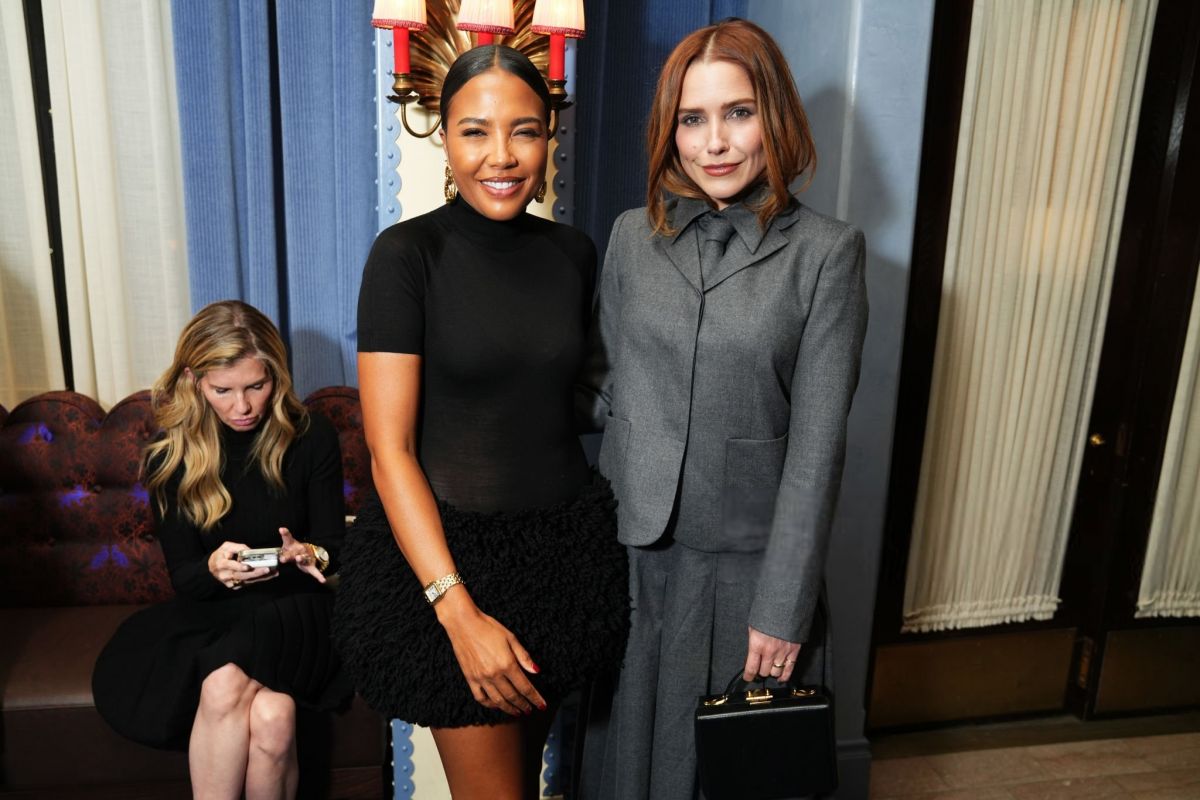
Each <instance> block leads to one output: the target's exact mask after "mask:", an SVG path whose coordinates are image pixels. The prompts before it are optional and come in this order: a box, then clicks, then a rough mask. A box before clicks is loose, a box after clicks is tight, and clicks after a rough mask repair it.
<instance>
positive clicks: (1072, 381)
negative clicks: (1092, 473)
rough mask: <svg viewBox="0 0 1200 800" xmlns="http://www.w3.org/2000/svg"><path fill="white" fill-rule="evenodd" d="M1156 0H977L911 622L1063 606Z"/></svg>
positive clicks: (1035, 612)
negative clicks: (1066, 561) (1064, 566)
mask: <svg viewBox="0 0 1200 800" xmlns="http://www.w3.org/2000/svg"><path fill="white" fill-rule="evenodd" d="M1154 8H1155V4H1154V2H1153V1H1152V0H1122V1H1120V2H1118V1H1117V0H1074V1H1072V0H978V1H977V2H976V3H975V8H974V14H973V19H972V26H971V38H970V44H969V50H968V59H967V67H966V81H965V88H964V95H963V110H962V118H961V127H960V134H959V143H958V153H957V161H956V171H955V178H954V188H953V197H952V200H951V211H950V226H949V234H948V241H947V246H946V261H945V266H944V273H943V281H942V299H941V312H940V318H939V321H938V336H937V346H936V354H935V362H934V371H933V379H932V386H931V393H930V404H929V411H928V419H927V426H926V435H925V443H924V451H923V458H922V465H921V476H920V486H919V489H918V495H917V503H916V510H915V516H914V523H913V531H912V543H911V549H910V553H909V563H908V574H907V583H906V589H905V598H904V620H903V628H902V629H903V630H904V631H916V632H920V631H936V630H945V629H952V628H972V627H979V626H986V625H995V624H999V623H1006V622H1019V621H1024V620H1031V619H1049V618H1050V617H1051V616H1052V615H1053V614H1054V611H1055V609H1056V608H1057V606H1058V603H1059V596H1058V592H1059V581H1060V577H1061V573H1062V564H1063V556H1064V552H1065V549H1066V543H1067V534H1068V529H1069V527H1070V522H1071V514H1072V504H1073V500H1074V494H1075V489H1076V485H1077V482H1078V477H1079V468H1080V461H1081V458H1082V450H1083V447H1084V444H1085V436H1086V430H1085V426H1086V424H1087V420H1088V415H1089V412H1090V406H1091V396H1092V392H1093V387H1094V381H1095V371H1096V366H1097V362H1098V359H1099V355H1100V349H1101V334H1102V330H1103V324H1104V319H1105V314H1106V309H1107V305H1108V294H1109V289H1110V286H1111V279H1112V269H1113V263H1114V260H1115V256H1116V246H1117V241H1118V237H1119V234H1120V230H1119V228H1120V218H1121V211H1122V209H1123V206H1124V196H1125V188H1126V184H1127V178H1128V172H1129V164H1130V160H1131V156H1132V149H1133V142H1134V138H1135V133H1136V130H1135V129H1136V121H1137V110H1138V107H1139V103H1140V94H1141V85H1142V80H1143V76H1144V73H1145V63H1146V56H1147V51H1148V50H1149V37H1150V32H1151V27H1152V26H1151V21H1152V19H1153V14H1154Z"/></svg>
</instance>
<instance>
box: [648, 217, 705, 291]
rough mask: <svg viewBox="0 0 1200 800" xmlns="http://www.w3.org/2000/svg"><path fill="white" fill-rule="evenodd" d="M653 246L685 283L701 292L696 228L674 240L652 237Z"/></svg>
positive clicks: (684, 232)
mask: <svg viewBox="0 0 1200 800" xmlns="http://www.w3.org/2000/svg"><path fill="white" fill-rule="evenodd" d="M654 246H655V247H657V248H658V249H659V250H661V251H662V252H663V253H665V254H666V256H667V258H668V259H670V261H671V263H672V264H674V265H675V269H677V270H679V274H681V275H683V277H685V278H687V282H688V283H690V284H691V285H692V286H694V287H695V288H696V291H698V292H699V291H703V290H704V286H703V282H702V281H701V280H700V246H699V244H698V243H697V241H696V228H695V226H692V227H690V228H688V229H687V230H685V231H683V232H682V233H680V234H679V235H678V236H676V237H674V238H667V237H664V236H655V237H654Z"/></svg>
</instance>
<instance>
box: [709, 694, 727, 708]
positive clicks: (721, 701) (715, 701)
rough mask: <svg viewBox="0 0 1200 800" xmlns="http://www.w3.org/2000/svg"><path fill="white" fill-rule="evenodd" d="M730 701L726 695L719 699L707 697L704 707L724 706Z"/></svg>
mask: <svg viewBox="0 0 1200 800" xmlns="http://www.w3.org/2000/svg"><path fill="white" fill-rule="evenodd" d="M728 699H729V698H728V697H726V696H725V695H720V696H719V697H706V698H704V705H706V706H720V705H724V704H725V701H726V700H728Z"/></svg>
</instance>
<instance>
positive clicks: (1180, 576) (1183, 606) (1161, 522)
mask: <svg viewBox="0 0 1200 800" xmlns="http://www.w3.org/2000/svg"><path fill="white" fill-rule="evenodd" d="M1197 289H1198V290H1200V284H1198V285H1197ZM1197 391H1200V291H1197V292H1196V294H1195V297H1194V298H1193V299H1192V316H1191V319H1190V320H1189V322H1188V335H1187V343H1186V344H1185V345H1184V350H1183V363H1182V364H1181V365H1180V368H1179V381H1178V383H1177V384H1176V386H1175V405H1174V408H1173V409H1172V411H1171V423H1170V427H1169V428H1168V429H1167V446H1166V452H1165V453H1164V454H1163V465H1162V471H1161V472H1160V473H1159V476H1158V496H1157V498H1156V500H1155V503H1154V518H1153V521H1152V522H1151V523H1150V541H1149V543H1148V544H1147V546H1146V563H1145V566H1144V567H1143V568H1142V586H1141V589H1140V590H1139V591H1138V603H1137V614H1136V615H1137V616H1139V617H1200V397H1197Z"/></svg>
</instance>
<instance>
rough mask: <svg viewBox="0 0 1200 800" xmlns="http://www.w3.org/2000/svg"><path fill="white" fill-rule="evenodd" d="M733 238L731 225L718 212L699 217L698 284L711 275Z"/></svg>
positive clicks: (726, 218)
mask: <svg viewBox="0 0 1200 800" xmlns="http://www.w3.org/2000/svg"><path fill="white" fill-rule="evenodd" d="M732 237H733V223H732V222H730V221H729V218H728V217H726V216H725V215H724V214H722V213H721V212H719V211H709V212H708V213H706V214H705V215H704V216H702V217H700V283H701V285H703V284H704V276H705V275H706V274H707V275H712V274H713V272H715V271H716V268H717V265H718V264H719V263H721V259H722V258H723V257H724V256H725V247H726V245H728V244H729V240H730V238H732Z"/></svg>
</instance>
